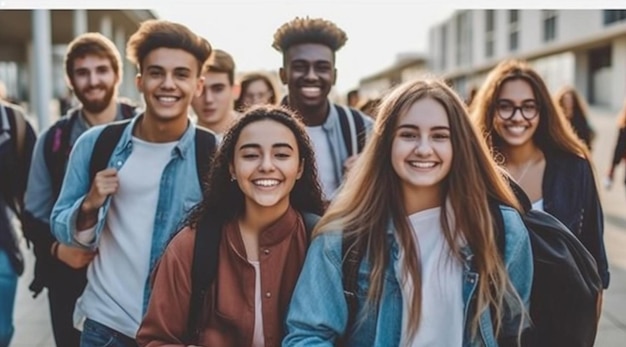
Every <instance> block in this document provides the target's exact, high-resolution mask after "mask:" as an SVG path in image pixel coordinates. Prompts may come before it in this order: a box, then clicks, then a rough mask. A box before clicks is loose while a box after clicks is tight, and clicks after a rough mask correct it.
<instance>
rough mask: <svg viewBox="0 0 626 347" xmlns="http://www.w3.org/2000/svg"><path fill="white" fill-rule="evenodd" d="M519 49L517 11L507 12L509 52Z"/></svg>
mask: <svg viewBox="0 0 626 347" xmlns="http://www.w3.org/2000/svg"><path fill="white" fill-rule="evenodd" d="M518 47H519V10H509V51H515V50H517V48H518Z"/></svg>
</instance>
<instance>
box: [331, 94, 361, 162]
mask: <svg viewBox="0 0 626 347" xmlns="http://www.w3.org/2000/svg"><path fill="white" fill-rule="evenodd" d="M335 109H336V110H337V115H339V125H340V126H341V135H342V137H343V142H344V144H345V146H346V150H347V151H348V156H351V155H353V154H354V148H355V147H356V146H354V141H353V136H352V134H353V132H352V131H351V130H352V127H351V126H350V125H351V124H352V122H350V120H349V119H348V115H347V114H346V111H345V110H344V109H343V107H341V106H339V105H336V104H335Z"/></svg>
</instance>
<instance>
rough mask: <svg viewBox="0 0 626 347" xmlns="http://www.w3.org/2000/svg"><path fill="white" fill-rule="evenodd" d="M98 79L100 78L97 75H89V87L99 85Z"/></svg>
mask: <svg viewBox="0 0 626 347" xmlns="http://www.w3.org/2000/svg"><path fill="white" fill-rule="evenodd" d="M97 77H98V75H97V74H96V73H93V72H90V73H89V74H88V77H87V83H89V86H95V85H96V84H98V83H97V80H98V79H97Z"/></svg>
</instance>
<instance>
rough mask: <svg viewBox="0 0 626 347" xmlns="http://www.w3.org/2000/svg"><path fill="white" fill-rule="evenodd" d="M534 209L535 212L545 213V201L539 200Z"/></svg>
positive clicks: (533, 206) (534, 204) (534, 203)
mask: <svg viewBox="0 0 626 347" xmlns="http://www.w3.org/2000/svg"><path fill="white" fill-rule="evenodd" d="M532 209H533V210H538V211H543V210H544V209H543V199H539V200H537V201H535V202H533V205H532Z"/></svg>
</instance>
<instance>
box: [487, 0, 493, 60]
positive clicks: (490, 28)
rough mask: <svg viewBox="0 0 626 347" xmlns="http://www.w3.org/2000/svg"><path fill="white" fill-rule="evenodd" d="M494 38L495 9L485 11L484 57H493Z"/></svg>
mask: <svg viewBox="0 0 626 347" xmlns="http://www.w3.org/2000/svg"><path fill="white" fill-rule="evenodd" d="M494 40H495V11H494V10H486V11H485V57H487V58H490V57H493V54H494V46H495V43H494Z"/></svg>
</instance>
